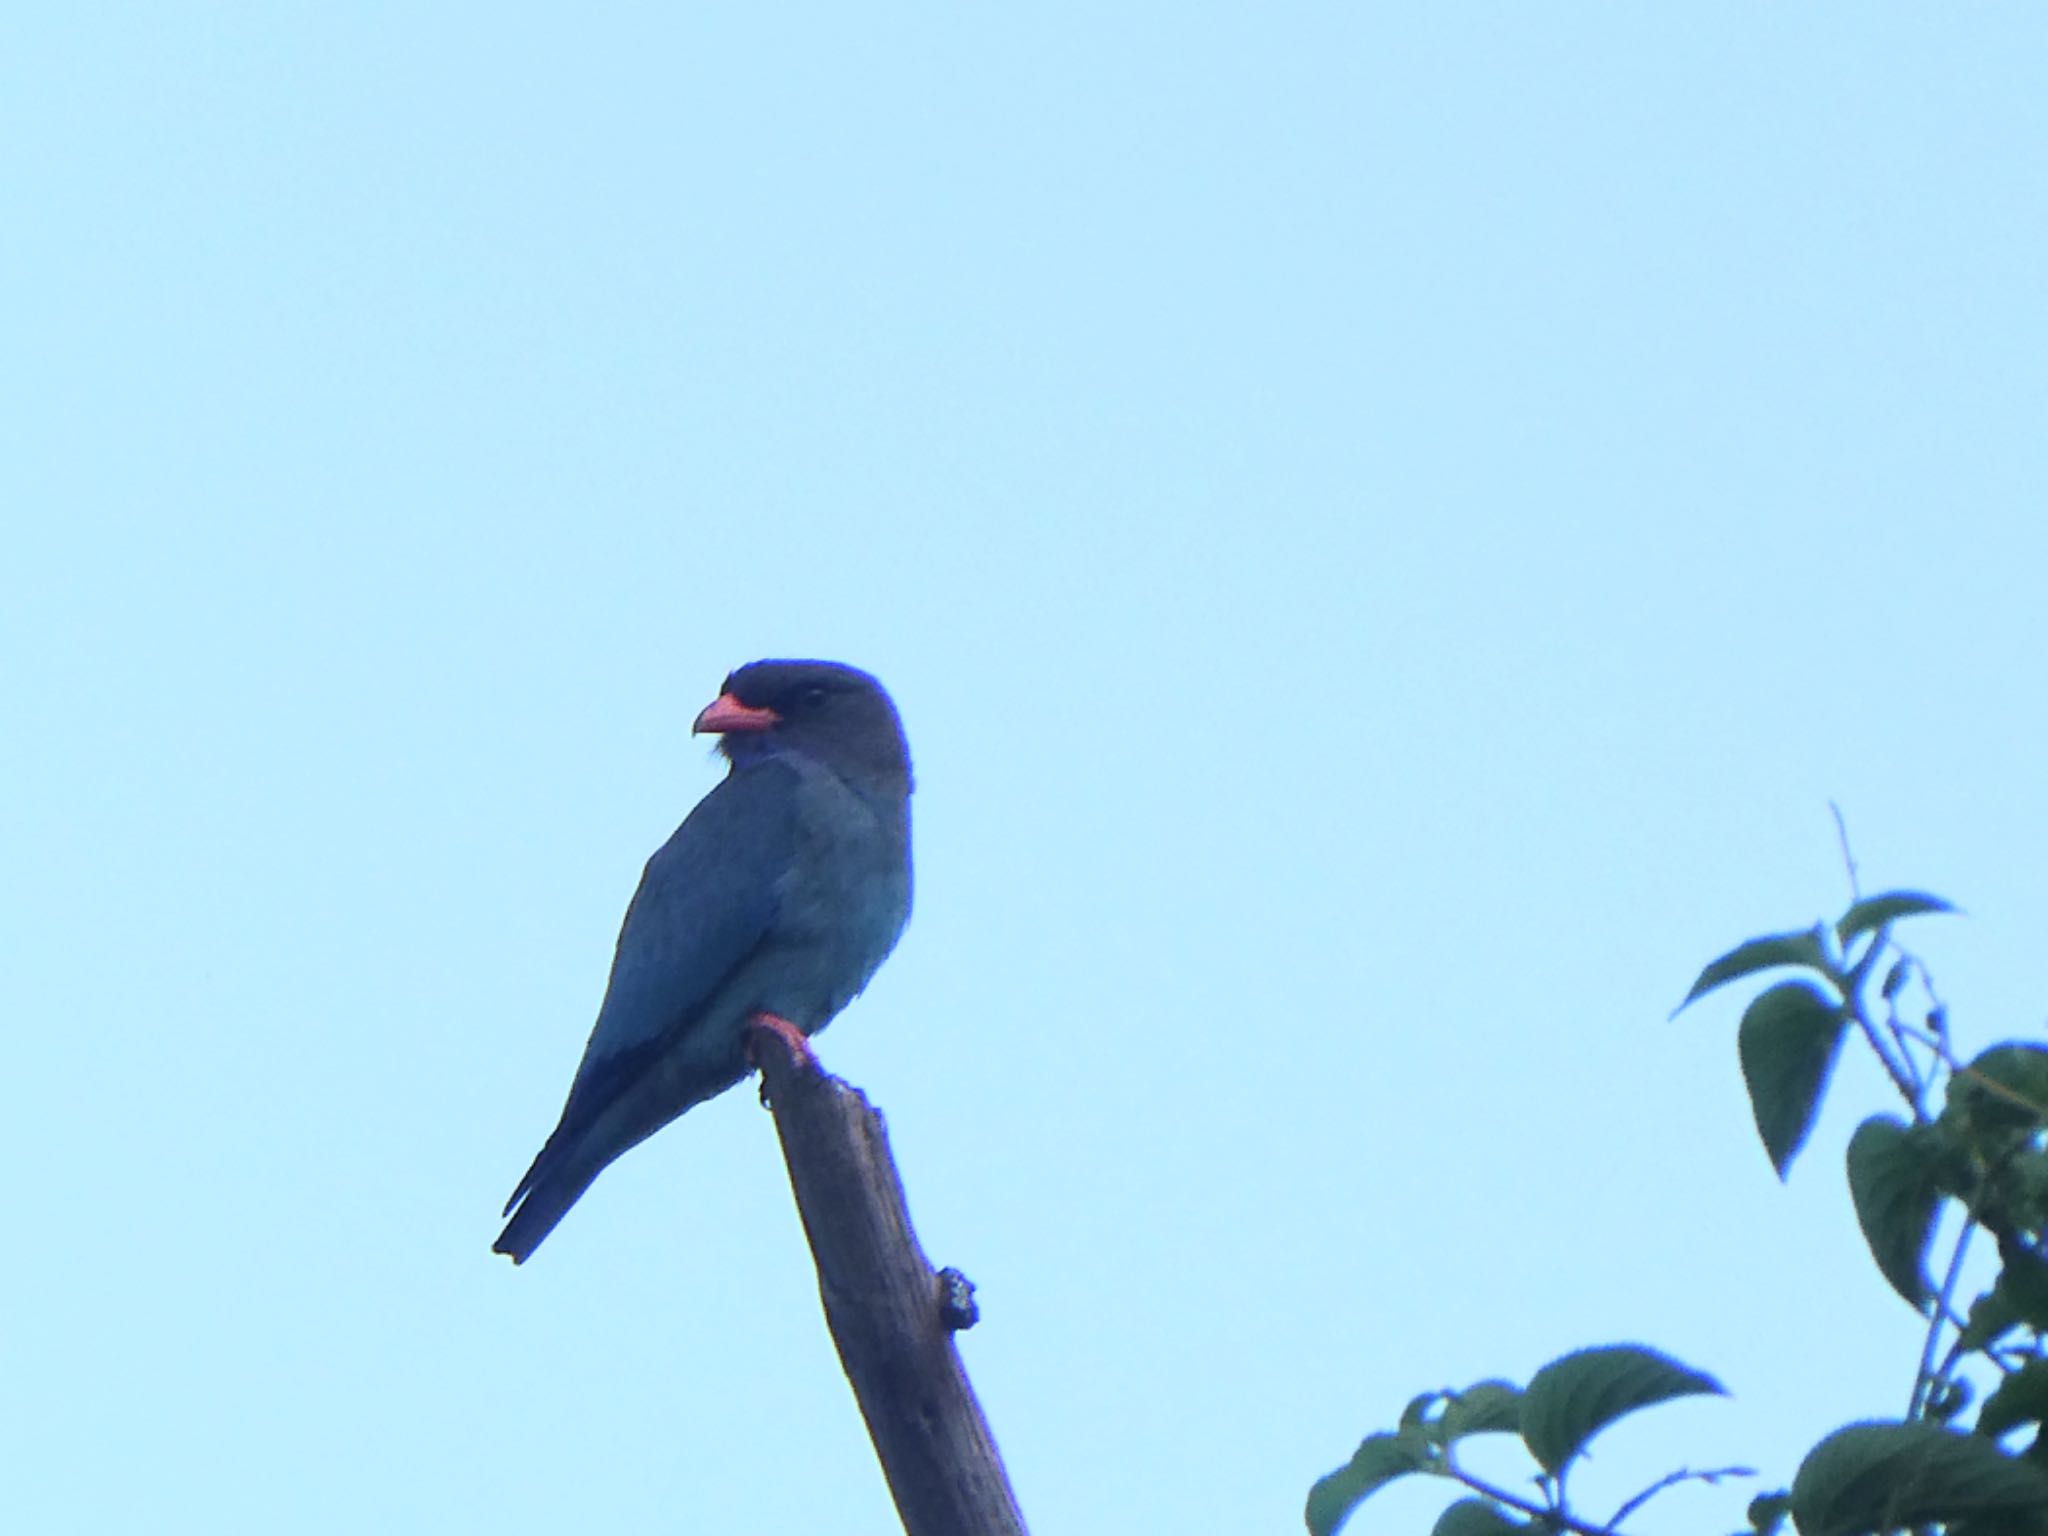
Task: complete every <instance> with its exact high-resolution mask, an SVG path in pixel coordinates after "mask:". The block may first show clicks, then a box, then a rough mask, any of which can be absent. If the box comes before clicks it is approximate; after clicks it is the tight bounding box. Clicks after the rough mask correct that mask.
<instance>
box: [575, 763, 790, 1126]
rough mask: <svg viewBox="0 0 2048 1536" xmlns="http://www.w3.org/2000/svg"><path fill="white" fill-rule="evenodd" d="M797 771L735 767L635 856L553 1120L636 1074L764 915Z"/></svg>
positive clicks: (784, 855)
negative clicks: (601, 984) (590, 1014)
mask: <svg viewBox="0 0 2048 1536" xmlns="http://www.w3.org/2000/svg"><path fill="white" fill-rule="evenodd" d="M797 783H798V777H797V771H796V770H795V769H794V768H792V767H791V766H790V765H789V764H787V763H784V762H780V761H778V760H776V759H774V758H768V759H764V760H762V761H758V762H754V763H750V764H748V765H746V766H745V767H742V768H736V769H735V770H733V772H732V773H731V774H729V775H728V776H727V777H726V778H725V780H724V781H723V782H721V783H720V784H719V786H718V787H717V788H716V789H714V790H712V791H711V793H710V794H708V795H706V796H705V797H704V798H703V800H702V801H700V802H699V803H698V805H697V808H696V809H695V810H693V811H691V812H690V814H689V816H688V818H687V819H685V820H684V822H683V824H682V825H681V826H680V827H678V828H676V832H675V835H674V836H673V837H671V838H670V839H669V840H668V841H667V842H666V843H664V844H663V845H662V846H661V848H660V849H659V850H658V851H657V852H656V853H655V855H654V857H653V858H651V859H649V860H648V861H647V869H646V872H645V873H644V874H643V875H642V876H641V877H640V888H639V890H637V891H635V892H634V893H633V901H632V904H631V905H630V906H628V907H627V908H626V921H625V923H624V925H623V926H622V927H621V928H620V930H619V946H618V950H617V952H616V953H615V954H614V956H613V958H612V975H611V981H610V983H609V984H608V985H607V986H606V988H605V995H604V1005H603V1007H601V1008H600V1009H599V1010H598V1015H597V1025H596V1027H595V1028H594V1029H592V1030H591V1032H590V1044H589V1045H588V1046H586V1047H585V1048H584V1052H583V1064H582V1065H581V1066H580V1067H578V1068H577V1069H576V1081H575V1083H574V1085H573V1086H572V1087H571V1088H570V1090H569V1103H568V1106H567V1107H566V1108H565V1110H564V1112H563V1119H564V1123H565V1124H566V1123H567V1122H568V1120H569V1119H570V1118H571V1117H573V1116H575V1115H576V1114H577V1113H578V1111H579V1110H595V1109H597V1108H599V1107H601V1106H602V1105H603V1104H604V1103H605V1102H607V1101H608V1100H610V1099H611V1097H612V1096H613V1094H614V1093H616V1092H617V1091H618V1088H619V1087H620V1086H621V1085H622V1084H624V1083H626V1082H629V1081H631V1080H632V1079H633V1078H635V1077H637V1076H638V1075H639V1074H640V1072H641V1071H642V1070H643V1068H644V1066H645V1064H646V1062H647V1061H648V1060H650V1059H651V1058H652V1057H654V1056H656V1055H658V1054H659V1053H660V1052H661V1051H662V1050H664V1049H666V1048H667V1046H668V1045H670V1044H671V1043H672V1042H673V1041H674V1039H675V1038H676V1036H677V1034H678V1033H679V1032H680V1031H682V1030H684V1029H686V1028H687V1027H688V1025H689V1023H690V1021H691V1019H692V1018H693V1017H694V1016H695V1014H696V1012H697V1010H698V1009H699V1008H700V1007H702V1005H703V1004H704V1003H705V1001H706V1000H708V999H709V998H710V997H711V995H712V994H713V993H714V992H716V991H717V989H718V987H719V984H720V983H721V982H723V981H724V980H725V979H726V977H728V976H730V975H731V974H732V973H733V971H734V970H735V969H737V968H738V967H739V966H740V965H741V964H742V963H743V962H744V961H745V960H746V959H747V957H748V956H749V955H750V954H752V953H753V951H754V950H755V948H756V947H757V946H758V945H759V944H760V942H761V939H762V937H763V936H764V935H765V934H766V933H767V932H768V930H769V929H770V928H771V927H772V926H773V925H774V922H775V918H776V915H777V912H778V910H779V907H780V905H781V896H782V886H783V883H784V877H785V876H786V875H787V874H788V872H789V869H790V865H791V863H792V861H793V859H794V857H795V852H796V814H797V813H796V792H797Z"/></svg>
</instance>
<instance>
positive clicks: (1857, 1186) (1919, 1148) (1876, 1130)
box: [1801, 1115, 1941, 1528]
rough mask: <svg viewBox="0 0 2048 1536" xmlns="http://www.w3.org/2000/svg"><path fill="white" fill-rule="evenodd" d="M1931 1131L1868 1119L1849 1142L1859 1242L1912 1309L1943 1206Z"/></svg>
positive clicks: (1922, 1301) (1923, 1293)
mask: <svg viewBox="0 0 2048 1536" xmlns="http://www.w3.org/2000/svg"><path fill="white" fill-rule="evenodd" d="M1931 1132H1933V1127H1931V1126H1922V1125H1914V1126H1909V1125H1906V1124H1905V1123H1904V1122H1902V1121H1899V1120H1896V1119H1893V1118H1892V1117H1891V1116H1889V1115H1872V1116H1871V1117H1870V1118H1869V1119H1868V1120H1866V1121H1864V1122H1863V1123H1862V1124H1861V1125H1859V1126H1857V1127H1856V1134H1855V1135H1853V1136H1851V1137H1850V1138H1849V1194H1850V1197H1851V1198H1852V1199H1853V1200H1854V1201H1855V1202H1856V1221H1857V1224H1858V1225H1859V1226H1861V1227H1862V1228H1863V1240H1864V1242H1866V1243H1868V1244H1869V1245H1870V1256H1871V1257H1872V1258H1873V1259H1875V1260H1876V1261H1877V1267H1878V1269H1879V1271H1880V1272H1881V1273H1882V1274H1883V1275H1884V1277H1885V1279H1887V1280H1889V1281H1890V1282H1891V1286H1892V1289H1893V1290H1895V1291H1897V1292H1898V1293H1899V1294H1900V1295H1901V1296H1903V1297H1905V1298H1906V1301H1907V1303H1908V1304H1909V1305H1911V1306H1912V1307H1914V1308H1915V1309H1918V1308H1921V1307H1923V1306H1925V1305H1926V1301H1927V1293H1928V1284H1927V1272H1926V1269H1925V1266H1924V1262H1923V1261H1924V1259H1925V1256H1926V1253H1927V1244H1928V1242H1929V1240H1930V1239H1931V1238H1932V1237H1933V1236H1934V1212H1935V1207H1936V1206H1938V1205H1939V1204H1940V1203H1941V1186H1940V1183H1939V1180H1938V1177H1937V1174H1938V1169H1937V1165H1936V1156H1935V1154H1936V1153H1937V1152H1938V1151H1939V1150H1940V1147H1939V1141H1938V1138H1937V1136H1935V1135H1932V1134H1930V1133H1931ZM1801 1525H1802V1528H1803V1526H1804V1522H1803V1521H1802V1522H1801Z"/></svg>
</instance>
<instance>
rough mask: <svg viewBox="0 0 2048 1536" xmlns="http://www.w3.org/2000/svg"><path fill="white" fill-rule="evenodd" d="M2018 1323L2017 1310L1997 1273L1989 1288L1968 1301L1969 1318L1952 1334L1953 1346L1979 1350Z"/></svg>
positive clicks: (2017, 1325)
mask: <svg viewBox="0 0 2048 1536" xmlns="http://www.w3.org/2000/svg"><path fill="white" fill-rule="evenodd" d="M2019 1325H2020V1314H2019V1309H2018V1308H2017V1307H2015V1306H2014V1305H2013V1300H2012V1297H2011V1296H2010V1295H2009V1294H2007V1292H2006V1289H2005V1276H2003V1275H2000V1276H1999V1277H1998V1279H1996V1280H1995V1281H1993V1282H1992V1285H1991V1289H1990V1290H1988V1291H1986V1292H1985V1293H1984V1294H1983V1295H1981V1296H1979V1297H1978V1298H1977V1299H1976V1300H1975V1301H1973V1302H1971V1303H1970V1315H1969V1318H1968V1320H1967V1321H1966V1322H1964V1324H1963V1326H1962V1328H1961V1329H1960V1330H1959V1331H1958V1332H1957V1334H1956V1348H1957V1349H1959V1350H1973V1349H1982V1348H1983V1347H1984V1346H1985V1345H1987V1344H1991V1343H1995V1342H1996V1341H1997V1340H1998V1339H2000V1338H2002V1337H2003V1336H2004V1335H2006V1334H2008V1333H2010V1332H2012V1330H2013V1329H2015V1328H2017V1327H2019Z"/></svg>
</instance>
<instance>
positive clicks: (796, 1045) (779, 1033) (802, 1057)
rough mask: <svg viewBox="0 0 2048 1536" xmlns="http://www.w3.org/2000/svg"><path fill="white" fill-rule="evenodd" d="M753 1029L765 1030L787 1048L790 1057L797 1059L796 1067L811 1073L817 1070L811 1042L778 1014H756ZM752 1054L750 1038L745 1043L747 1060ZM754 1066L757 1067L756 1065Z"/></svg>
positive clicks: (752, 1046)
mask: <svg viewBox="0 0 2048 1536" xmlns="http://www.w3.org/2000/svg"><path fill="white" fill-rule="evenodd" d="M753 1027H754V1028H755V1029H765V1030H767V1031H768V1033H770V1034H771V1035H774V1036H775V1037H776V1038H777V1039H778V1040H780V1041H781V1042H782V1043H783V1044H784V1045H786V1046H788V1047H789V1053H790V1055H792V1056H794V1057H795V1058H796V1059H797V1063H798V1065H800V1066H802V1067H804V1068H805V1069H807V1070H809V1071H812V1072H815V1071H817V1070H819V1068H818V1058H817V1055H816V1054H815V1053H814V1052H813V1051H812V1050H811V1042H810V1041H808V1040H806V1039H805V1038H804V1032H803V1031H802V1030H800V1029H798V1028H797V1027H796V1026H795V1025H794V1024H792V1023H790V1022H789V1020H787V1019H785V1018H783V1017H782V1016H781V1015H780V1014H775V1013H757V1014H755V1015H754V1018H753ZM753 1054H754V1042H753V1039H752V1038H751V1036H750V1037H749V1038H748V1041H747V1056H748V1059H749V1060H751V1059H752V1058H753ZM756 1064H757V1065H758V1063H756Z"/></svg>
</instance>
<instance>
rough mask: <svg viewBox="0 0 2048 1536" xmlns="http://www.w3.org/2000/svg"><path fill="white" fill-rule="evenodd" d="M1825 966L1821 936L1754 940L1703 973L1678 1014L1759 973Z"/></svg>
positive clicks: (1787, 935)
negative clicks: (1721, 989)
mask: <svg viewBox="0 0 2048 1536" xmlns="http://www.w3.org/2000/svg"><path fill="white" fill-rule="evenodd" d="M1822 963H1823V957H1822V952H1821V947H1820V933H1819V931H1818V930H1809V931H1808V932H1805V933H1774V934H1770V935H1768V936H1767V937H1764V938H1761V939H1751V940H1750V941H1749V942H1748V943H1746V944H1738V945H1736V946H1735V947H1734V948H1733V949H1731V950H1729V951H1728V953H1727V954H1725V955H1723V956H1722V957H1721V958H1720V959H1718V960H1716V961H1714V962H1713V963H1711V964H1710V965H1708V967H1707V968H1706V969H1705V970H1703V971H1701V972H1700V976H1699V980H1698V981H1695V982H1694V983H1693V984H1692V990H1691V991H1690V992H1688V993H1686V994H1685V1001H1684V1002H1682V1003H1680V1004H1679V1005H1678V1009H1677V1011H1678V1012H1680V1013H1683V1012H1684V1011H1685V1010H1686V1008H1687V1007H1689V1006H1690V1005H1691V1004H1693V1003H1695V1002H1697V1001H1698V1000H1699V999H1700V998H1702V997H1705V996H1706V995H1707V994H1708V993H1709V992H1711V991H1713V990H1714V988H1716V987H1719V986H1725V985H1726V984H1727V983H1729V982H1731V981H1739V980H1741V979H1742V978H1743V977H1744V976H1754V975H1755V974H1756V973H1757V972H1758V971H1768V970H1773V969H1776V968H1777V967H1779V966H1786V965H1797V966H1804V967H1806V968H1807V969H1809V970H1819V969H1820V968H1821V966H1822Z"/></svg>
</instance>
